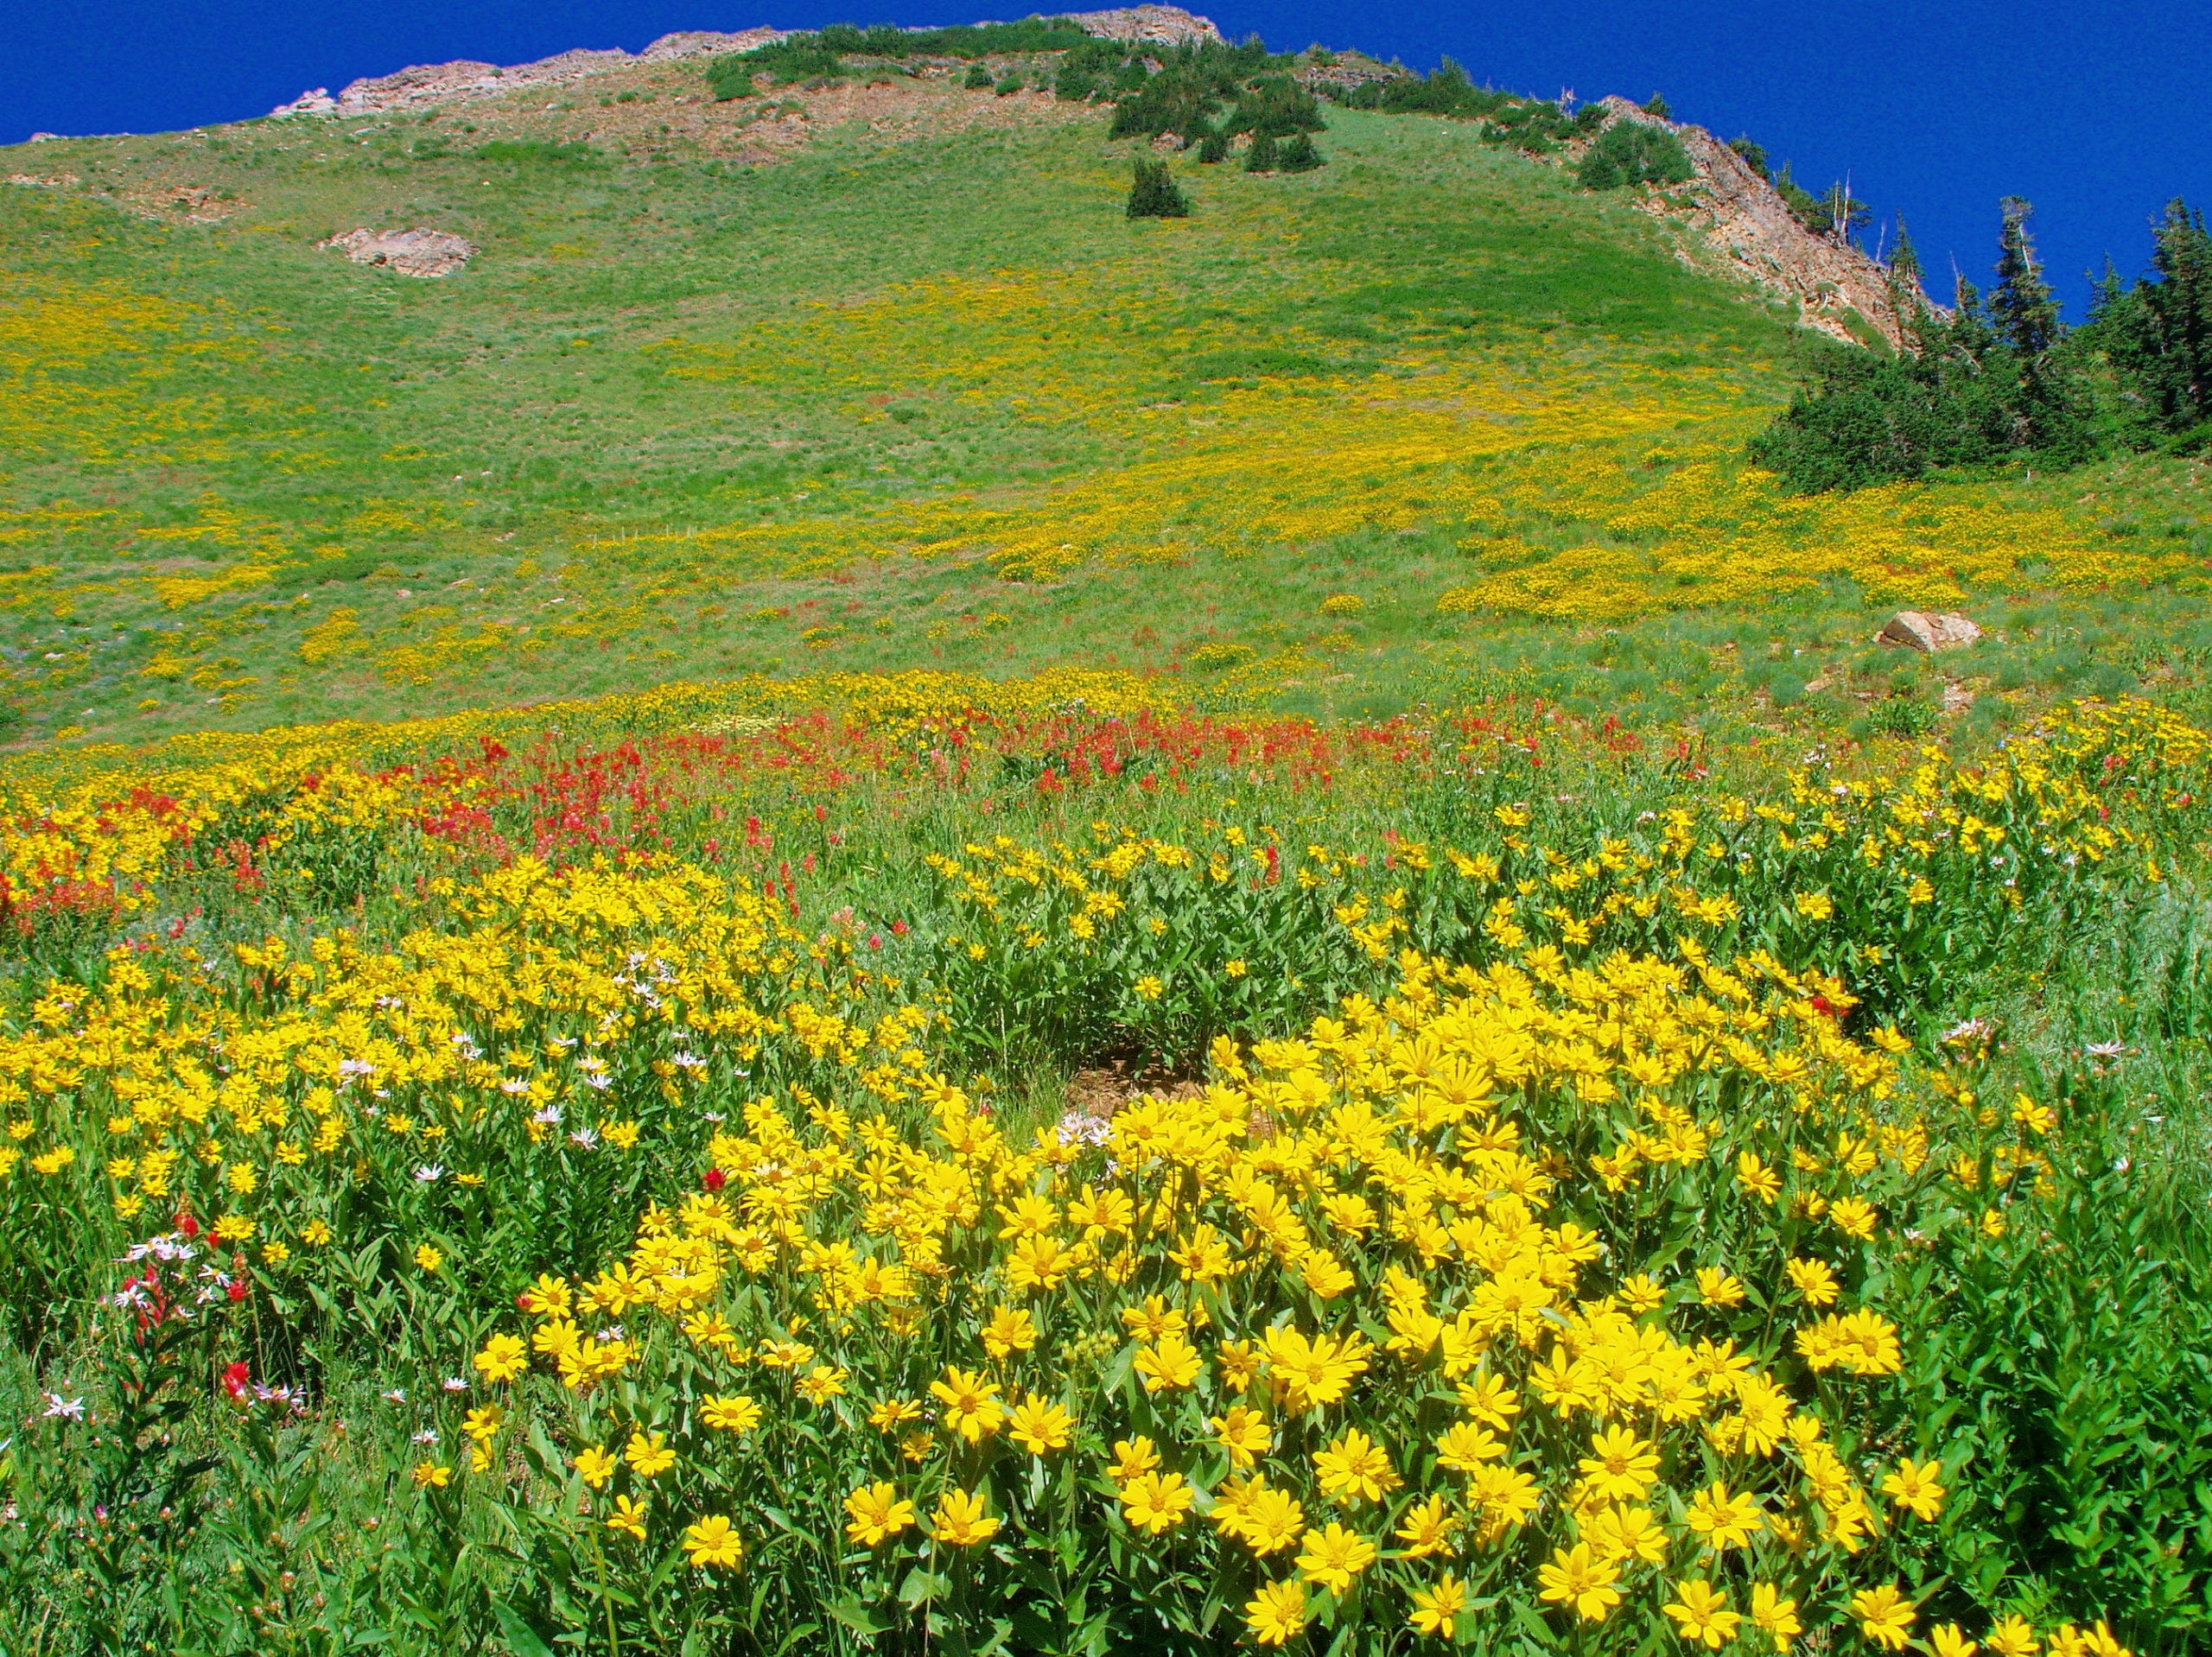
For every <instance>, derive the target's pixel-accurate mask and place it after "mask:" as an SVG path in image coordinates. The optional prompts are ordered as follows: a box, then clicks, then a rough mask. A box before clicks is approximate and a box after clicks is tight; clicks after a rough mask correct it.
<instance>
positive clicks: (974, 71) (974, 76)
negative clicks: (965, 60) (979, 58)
mask: <svg viewBox="0 0 2212 1657" xmlns="http://www.w3.org/2000/svg"><path fill="white" fill-rule="evenodd" d="M960 84H961V85H962V86H965V87H967V88H968V90H969V91H970V92H980V91H982V89H983V88H984V87H986V86H989V85H990V84H991V72H990V71H989V70H988V68H986V67H984V66H983V65H982V64H980V63H979V64H977V65H976V66H975V67H973V68H971V69H970V70H969V71H968V78H967V79H965V80H963V81H962V82H961V83H960Z"/></svg>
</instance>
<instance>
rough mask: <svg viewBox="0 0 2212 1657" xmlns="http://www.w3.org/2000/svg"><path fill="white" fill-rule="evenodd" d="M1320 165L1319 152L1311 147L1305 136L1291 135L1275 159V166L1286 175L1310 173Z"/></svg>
mask: <svg viewBox="0 0 2212 1657" xmlns="http://www.w3.org/2000/svg"><path fill="white" fill-rule="evenodd" d="M1320 164H1321V152H1320V151H1319V150H1318V149H1315V148H1314V147H1313V138H1312V137H1311V136H1308V135H1307V134H1306V133H1303V132H1300V133H1294V134H1293V135H1292V136H1291V139H1290V142H1289V143H1286V144H1284V145H1283V147H1282V149H1281V151H1280V152H1279V153H1278V154H1277V156H1276V157H1275V165H1276V166H1277V167H1279V168H1281V169H1282V170H1283V171H1284V172H1286V173H1310V172H1312V171H1313V169H1314V168H1317V167H1319V165H1320Z"/></svg>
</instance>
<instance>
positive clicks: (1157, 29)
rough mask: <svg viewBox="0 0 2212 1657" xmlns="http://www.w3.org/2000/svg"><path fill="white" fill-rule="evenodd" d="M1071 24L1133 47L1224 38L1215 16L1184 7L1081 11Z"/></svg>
mask: <svg viewBox="0 0 2212 1657" xmlns="http://www.w3.org/2000/svg"><path fill="white" fill-rule="evenodd" d="M1068 21H1069V22H1071V23H1075V24H1077V26H1079V27H1080V28H1081V29H1082V30H1083V32H1084V34H1086V35H1096V36H1097V37H1098V38H1099V39H1100V40H1102V41H1128V42H1129V43H1130V44H1132V45H1142V46H1185V45H1198V44H1202V43H1204V42H1205V41H1218V40H1220V39H1222V33H1221V30H1220V29H1217V28H1216V27H1215V25H1214V21H1213V19H1212V18H1211V17H1201V16H1198V14H1197V13H1196V12H1190V11H1185V10H1183V8H1182V7H1180V6H1121V7H1117V8H1116V9H1115V10H1111V11H1077V12H1071V13H1070V14H1069V16H1068Z"/></svg>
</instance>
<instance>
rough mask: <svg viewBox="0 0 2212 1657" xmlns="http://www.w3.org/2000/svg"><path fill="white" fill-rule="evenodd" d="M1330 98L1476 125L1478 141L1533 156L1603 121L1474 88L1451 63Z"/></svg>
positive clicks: (1601, 114) (1597, 112) (1590, 110)
mask: <svg viewBox="0 0 2212 1657" xmlns="http://www.w3.org/2000/svg"><path fill="white" fill-rule="evenodd" d="M1329 96H1330V98H1332V100H1333V101H1335V102H1336V103H1338V104H1341V105H1344V107H1345V108H1347V109H1356V110H1380V111H1383V112H1385V113H1387V114H1394V115H1442V116H1447V117H1450V118H1452V119H1453V120H1455V121H1479V122H1480V123H1482V136H1484V138H1485V139H1487V140H1488V141H1489V142H1491V143H1498V144H1505V145H1508V146H1510V147H1511V148H1513V149H1520V150H1523V151H1525V152H1527V153H1528V154H1529V155H1532V156H1547V155H1550V154H1553V153H1554V152H1555V151H1556V150H1558V149H1559V148H1560V146H1561V145H1562V144H1564V143H1567V141H1568V140H1570V139H1573V138H1576V137H1582V136H1588V135H1589V134H1590V133H1591V132H1592V131H1594V130H1596V129H1597V126H1598V124H1599V123H1600V122H1602V121H1603V120H1604V119H1605V111H1603V110H1601V109H1599V107H1598V106H1597V105H1588V106H1587V107H1586V108H1585V109H1583V110H1582V111H1580V114H1577V115H1569V114H1568V113H1567V111H1566V110H1565V108H1563V107H1562V106H1561V105H1559V104H1556V103H1552V102H1549V101H1548V100H1546V99H1543V98H1522V97H1519V96H1517V95H1516V94H1515V93H1512V92H1501V91H1499V90H1498V89H1497V88H1496V87H1494V86H1477V85H1475V83H1474V79H1473V78H1472V77H1471V76H1470V75H1469V74H1468V73H1467V72H1466V71H1465V69H1463V68H1461V67H1459V65H1458V64H1457V63H1455V62H1453V61H1452V60H1451V59H1450V58H1446V59H1445V60H1443V61H1442V62H1441V63H1440V64H1439V65H1437V67H1436V70H1435V72H1434V73H1432V74H1426V75H1422V74H1402V75H1393V76H1392V77H1390V78H1389V79H1387V80H1367V81H1362V82H1361V83H1360V84H1359V85H1358V86H1349V87H1332V88H1331V89H1330V92H1329Z"/></svg>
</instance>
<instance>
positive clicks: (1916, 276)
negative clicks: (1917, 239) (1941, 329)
mask: <svg viewBox="0 0 2212 1657" xmlns="http://www.w3.org/2000/svg"><path fill="white" fill-rule="evenodd" d="M1922 276H1923V271H1922V270H1921V268H1920V250H1919V249H1918V248H1917V247H1916V246H1914V245H1913V240H1912V230H1911V228H1910V226H1909V225H1907V224H1906V223H1905V222H1904V214H1903V213H1899V214H1898V215H1897V245H1896V246H1895V247H1894V248H1893V249H1891V252H1890V263H1889V266H1888V268H1887V270H1886V271H1885V275H1884V277H1883V285H1884V286H1885V288H1887V289H1888V290H1889V295H1890V309H1891V311H1892V312H1893V313H1894V314H1896V316H1897V329H1898V331H1899V332H1900V333H1902V334H1903V335H1904V348H1905V349H1906V350H1907V351H1910V352H1914V353H1915V354H1918V353H1919V352H1923V351H1925V350H1926V349H1927V348H1928V346H1929V340H1930V339H1931V338H1932V336H1933V330H1934V329H1935V327H1936V317H1935V314H1934V313H1932V312H1931V311H1929V308H1928V306H1927V303H1926V302H1925V299H1924V296H1923V292H1922V287H1921V279H1922Z"/></svg>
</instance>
